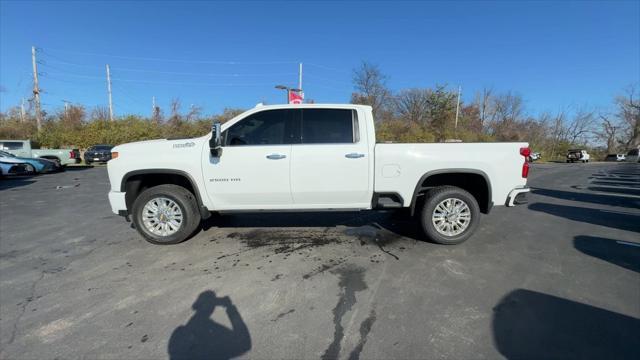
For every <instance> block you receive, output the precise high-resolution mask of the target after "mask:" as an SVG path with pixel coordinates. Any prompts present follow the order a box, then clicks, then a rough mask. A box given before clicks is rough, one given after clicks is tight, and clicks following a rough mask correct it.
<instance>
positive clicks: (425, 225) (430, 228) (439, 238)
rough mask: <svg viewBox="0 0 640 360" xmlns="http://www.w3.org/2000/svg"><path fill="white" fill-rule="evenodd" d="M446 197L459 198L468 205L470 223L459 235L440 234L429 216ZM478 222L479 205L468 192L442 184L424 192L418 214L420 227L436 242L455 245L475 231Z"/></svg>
mask: <svg viewBox="0 0 640 360" xmlns="http://www.w3.org/2000/svg"><path fill="white" fill-rule="evenodd" d="M448 198H454V199H460V200H462V201H464V202H465V203H466V204H467V206H469V210H470V211H471V223H470V224H469V226H468V227H467V228H466V229H465V230H464V231H463V232H462V233H461V234H459V235H456V236H446V235H443V234H440V233H439V232H438V231H437V230H436V228H435V226H434V225H433V222H432V220H431V217H432V215H433V211H434V209H435V208H436V206H437V205H438V204H439V203H440V202H441V201H443V200H445V199H448ZM479 222H480V207H479V206H478V202H477V201H476V199H475V198H474V197H473V195H471V194H470V193H469V192H467V191H465V190H463V189H461V188H457V187H453V186H443V187H438V188H435V189H432V190H430V191H429V192H427V194H426V198H425V202H424V206H423V208H422V213H421V214H420V223H421V225H422V229H423V230H424V232H425V235H427V237H428V238H429V239H430V240H432V241H433V242H436V243H438V244H443V245H455V244H460V243H462V242H464V241H465V240H467V239H468V238H469V237H470V236H471V235H473V233H474V232H475V230H476V228H477V227H478V224H479Z"/></svg>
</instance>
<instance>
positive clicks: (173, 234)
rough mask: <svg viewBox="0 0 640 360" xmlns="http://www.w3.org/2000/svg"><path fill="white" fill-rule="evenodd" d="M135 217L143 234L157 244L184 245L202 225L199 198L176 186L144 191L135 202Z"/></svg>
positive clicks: (168, 185) (158, 187) (156, 187)
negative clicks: (197, 200)
mask: <svg viewBox="0 0 640 360" xmlns="http://www.w3.org/2000/svg"><path fill="white" fill-rule="evenodd" d="M132 217H133V223H134V224H135V227H136V230H138V232H139V233H140V235H142V237H144V239H145V240H147V241H148V242H150V243H152V244H156V245H169V244H177V243H180V242H182V241H184V240H186V239H187V238H189V236H191V235H192V234H193V233H194V231H195V230H196V228H197V227H198V225H199V224H200V212H199V211H198V204H197V202H196V198H195V196H194V195H193V194H192V193H191V192H190V191H188V190H187V189H185V188H183V187H181V186H178V185H172V184H167V185H158V186H154V187H152V188H149V189H147V190H145V191H143V192H142V193H141V194H140V195H139V196H138V198H137V199H136V200H135V201H134V203H133V213H132Z"/></svg>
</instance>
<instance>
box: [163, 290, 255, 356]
mask: <svg viewBox="0 0 640 360" xmlns="http://www.w3.org/2000/svg"><path fill="white" fill-rule="evenodd" d="M218 306H221V307H224V308H225V310H226V312H227V316H228V317H229V320H230V322H231V329H229V328H227V327H226V326H223V325H220V324H218V323H216V322H215V321H213V320H212V319H211V315H212V314H213V311H214V310H215V308H216V307H218ZM192 308H193V310H195V314H193V316H192V317H191V319H189V321H188V322H187V323H186V324H185V325H181V326H179V327H177V328H176V329H175V330H174V331H173V333H172V334H171V338H170V339H169V349H168V351H169V358H170V359H172V360H176V359H231V358H233V357H236V356H240V355H242V354H244V353H245V352H247V351H249V350H250V349H251V336H250V335H249V329H248V328H247V325H246V324H245V323H244V321H243V320H242V317H241V316H240V313H239V312H238V309H237V308H236V307H235V305H233V303H231V300H230V299H229V298H228V297H226V296H225V297H222V298H219V297H217V296H216V294H215V293H214V292H213V291H205V292H203V293H201V294H200V295H199V296H198V299H197V300H196V302H195V303H193V306H192Z"/></svg>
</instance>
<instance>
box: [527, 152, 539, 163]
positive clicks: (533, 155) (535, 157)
mask: <svg viewBox="0 0 640 360" xmlns="http://www.w3.org/2000/svg"><path fill="white" fill-rule="evenodd" d="M540 159H542V154H540V153H539V152H534V153H531V156H529V161H531V162H534V161H536V160H540Z"/></svg>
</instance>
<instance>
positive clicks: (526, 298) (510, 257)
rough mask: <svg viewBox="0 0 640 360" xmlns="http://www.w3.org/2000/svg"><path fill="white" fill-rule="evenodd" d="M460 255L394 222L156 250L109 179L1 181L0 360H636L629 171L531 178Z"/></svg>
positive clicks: (638, 261)
mask: <svg viewBox="0 0 640 360" xmlns="http://www.w3.org/2000/svg"><path fill="white" fill-rule="evenodd" d="M529 185H530V186H531V187H533V188H534V190H533V193H532V194H531V196H530V198H529V199H530V202H529V204H528V205H524V206H519V207H516V208H504V207H496V208H494V210H493V211H492V213H491V214H490V215H489V216H484V218H483V219H482V223H481V227H480V228H479V230H478V232H477V234H476V235H475V236H474V237H473V238H471V239H470V240H469V241H467V242H466V243H464V244H461V245H458V246H442V245H435V244H431V243H428V242H424V241H422V240H421V237H420V236H419V235H418V234H419V232H418V231H417V228H416V226H415V225H414V224H413V223H412V222H410V221H406V220H405V219H403V218H401V217H398V216H397V215H394V214H392V213H373V212H364V213H340V214H331V213H304V214H286V215H284V214H266V215H265V214H261V215H233V216H222V217H214V218H213V219H211V220H210V221H207V222H206V223H205V224H204V227H205V230H203V231H202V232H200V233H199V234H197V235H196V236H195V237H194V238H192V239H190V240H189V241H187V242H184V243H182V244H179V245H174V246H154V245H151V244H149V243H147V242H145V241H144V240H142V239H141V238H140V237H139V236H138V235H137V233H136V232H135V230H134V229H131V228H130V227H129V226H128V224H127V223H125V221H124V220H123V218H121V217H118V216H116V215H114V214H112V213H111V211H110V208H109V204H108V201H107V198H106V193H107V191H108V186H109V185H108V180H107V177H106V169H105V168H92V169H91V168H89V169H77V170H69V171H67V172H64V173H60V174H51V175H46V176H38V177H34V178H22V179H12V180H2V181H0V335H1V336H0V358H2V359H12V358H20V359H22V358H25V359H26V358H29V359H54V358H105V359H125V358H127V359H151V358H153V359H156V358H157V359H162V358H167V357H172V358H180V357H184V356H187V357H190V358H198V357H202V358H231V357H240V358H256V359H260V358H323V359H331V358H342V359H359V358H362V359H368V358H377V359H382V358H385V359H386V358H403V359H416V358H420V359H436V358H444V359H449V358H456V359H470V358H474V359H477V358H492V359H493V358H501V357H506V358H548V357H552V356H555V357H562V358H598V359H602V358H636V359H637V358H640V347H639V346H638V344H639V343H640V335H639V334H640V276H638V273H639V272H640V166H637V165H636V164H625V163H622V164H616V163H589V164H534V165H533V166H532V170H531V174H530V181H529Z"/></svg>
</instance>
